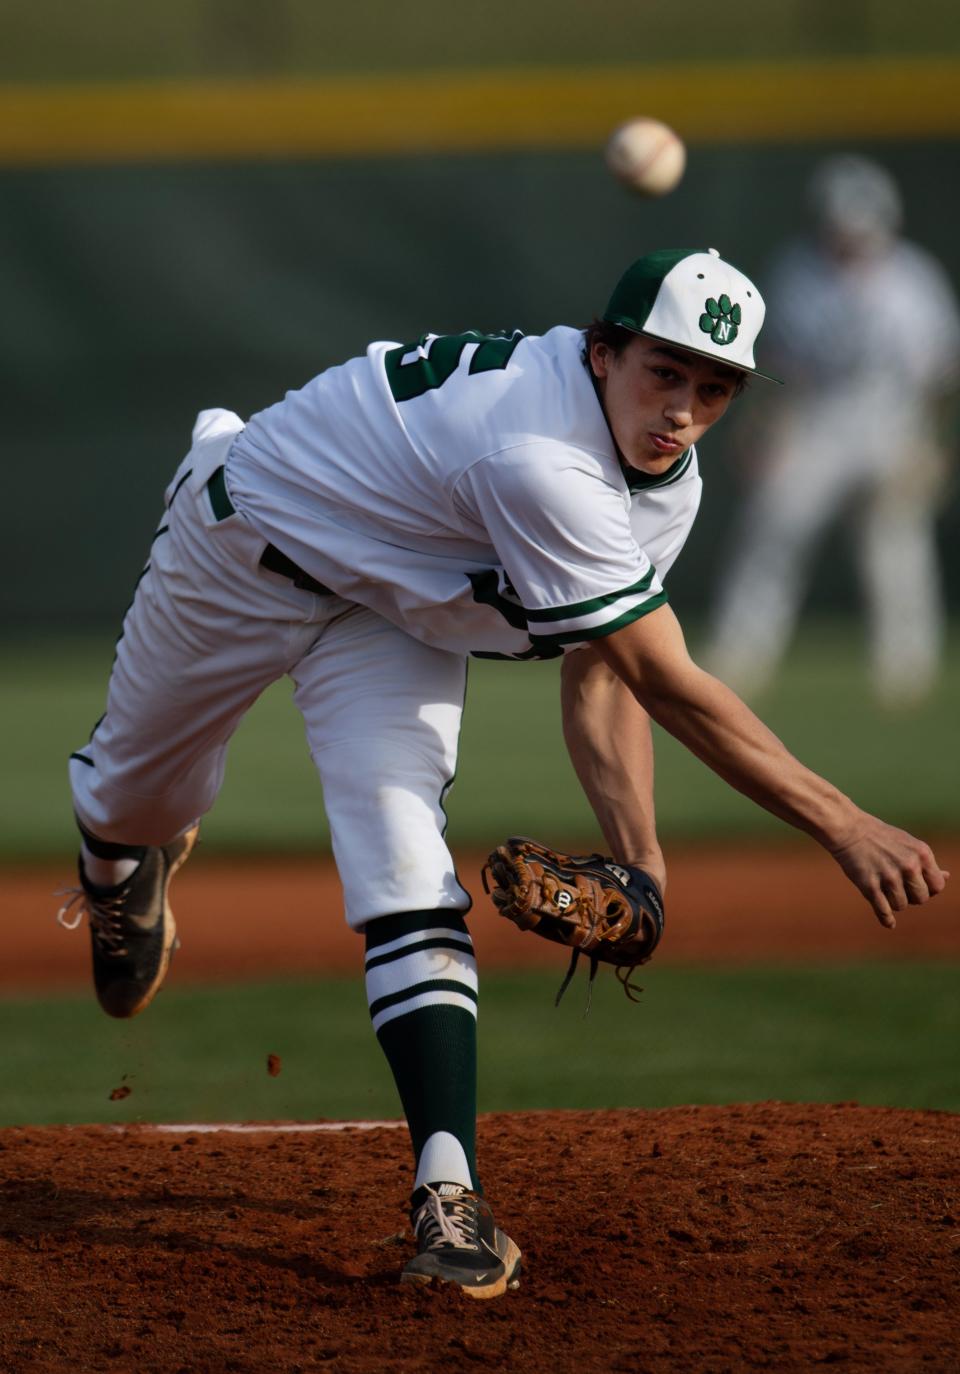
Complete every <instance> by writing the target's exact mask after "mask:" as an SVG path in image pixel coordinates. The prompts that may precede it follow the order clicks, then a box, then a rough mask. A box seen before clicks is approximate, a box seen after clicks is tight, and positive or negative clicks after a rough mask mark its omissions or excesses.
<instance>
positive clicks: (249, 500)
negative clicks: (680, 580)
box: [225, 326, 701, 658]
mask: <svg viewBox="0 0 960 1374" xmlns="http://www.w3.org/2000/svg"><path fill="white" fill-rule="evenodd" d="M582 348H583V334H582V332H581V331H579V330H576V329H570V328H566V327H563V326H561V327H558V328H555V329H551V330H550V331H549V332H548V333H546V334H544V335H543V336H542V337H525V336H523V335H521V334H520V333H515V334H513V335H511V336H505V335H504V336H500V335H494V336H490V335H482V334H477V333H475V332H470V333H466V334H458V335H442V336H437V335H426V336H424V338H423V339H422V340H420V342H419V343H416V344H411V345H403V344H396V343H388V342H381V343H374V344H371V346H370V347H369V349H368V350H367V352H366V355H365V356H363V357H359V358H354V359H352V360H351V361H350V362H347V363H345V364H344V365H343V366H340V367H334V368H331V369H330V370H329V371H327V372H324V373H322V374H321V375H320V376H318V377H316V378H314V379H313V381H311V382H309V383H308V384H307V385H306V386H305V387H303V388H302V389H301V390H299V391H293V392H290V393H288V395H287V396H286V398H285V399H284V400H283V401H281V402H279V403H278V404H277V405H275V406H272V407H270V408H269V409H268V410H264V411H261V412H260V413H259V414H257V415H254V416H253V417H252V419H251V420H250V421H249V422H248V424H247V425H246V427H245V428H244V430H243V432H242V433H241V434H240V435H239V436H238V438H237V440H236V441H235V443H234V445H233V447H232V449H231V452H230V455H229V458H228V460H227V464H226V471H225V476H226V484H227V489H228V491H229V494H230V497H231V499H232V501H233V503H234V505H235V507H236V508H237V509H238V510H239V511H241V512H242V513H243V514H244V515H245V516H246V517H247V518H248V520H249V521H250V522H251V523H252V524H253V525H254V527H255V528H256V529H257V530H258V531H259V533H260V534H261V535H262V536H263V537H264V538H265V539H267V540H269V541H270V543H272V544H273V545H275V546H276V547H277V548H278V549H280V550H281V551H282V552H283V553H284V554H286V555H287V557H288V558H290V559H292V560H293V561H294V562H295V563H296V564H298V565H299V567H300V568H302V569H303V570H304V571H305V572H307V573H308V574H309V575H310V576H311V577H313V578H315V579H316V580H317V581H319V582H321V583H323V584H325V585H326V586H327V587H329V588H331V590H333V591H334V592H337V593H338V594H339V595H340V596H343V597H345V598H348V599H349V600H351V601H355V602H359V603H360V604H362V605H365V606H368V607H369V608H370V609H372V610H374V611H376V612H378V613H379V614H381V615H383V616H384V617H385V618H386V619H387V620H389V621H391V622H393V623H394V624H396V625H398V626H400V627H401V628H402V629H404V630H406V631H407V632H408V633H409V634H411V635H413V636H414V637H416V638H417V639H420V640H421V641H423V642H424V643H427V644H430V645H433V646H435V647H438V648H442V649H448V650H453V651H456V652H461V653H462V652H467V653H477V654H490V655H504V656H509V657H514V658H527V657H544V656H552V655H555V654H557V653H560V652H562V651H564V650H565V649H567V648H569V647H571V646H575V645H578V644H582V643H583V642H584V641H587V640H590V639H594V638H597V637H599V636H602V635H606V634H609V633H611V632H612V631H614V630H616V629H618V628H620V627H621V626H623V625H626V624H628V623H629V622H630V621H632V620H635V619H637V618H639V617H640V616H641V615H643V614H645V613H646V612H648V611H650V610H652V609H653V608H654V607H656V606H658V605H660V604H662V602H663V601H664V600H665V598H666V594H665V592H664V590H663V585H662V584H663V578H664V577H665V575H666V573H667V571H668V570H669V568H670V566H671V565H672V563H673V561H674V559H675V558H676V557H677V554H678V553H679V552H680V549H681V548H682V547H683V544H684V542H685V540H686V538H687V535H688V533H689V531H690V528H691V525H692V523H693V520H694V517H695V515H696V512H697V508H698V505H699V501H700V491H701V482H700V477H699V472H698V468H697V459H696V453H695V452H694V450H693V449H690V450H689V451H688V452H686V453H685V454H683V455H682V457H681V458H679V459H678V460H677V462H676V463H675V464H674V465H673V466H672V467H671V468H670V469H669V470H668V471H667V472H665V473H664V474H662V475H661V476H659V477H650V476H648V475H646V474H644V473H641V472H635V471H632V470H630V471H627V472H625V471H624V469H623V468H622V467H621V464H620V461H619V459H618V456H617V452H616V449H615V447H614V444H613V441H612V438H611V436H610V431H609V429H608V427H607V424H606V421H605V419H604V416H603V412H602V410H601V407H600V403H599V401H598V399H597V396H596V393H595V391H594V388H593V384H592V381H591V378H590V376H589V374H588V372H587V370H586V368H585V366H584V364H583V361H582Z"/></svg>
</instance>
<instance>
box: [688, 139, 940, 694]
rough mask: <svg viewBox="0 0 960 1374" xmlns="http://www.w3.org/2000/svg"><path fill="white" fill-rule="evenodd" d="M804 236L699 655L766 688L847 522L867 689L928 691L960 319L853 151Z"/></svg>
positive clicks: (777, 277)
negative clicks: (835, 533) (836, 530)
mask: <svg viewBox="0 0 960 1374" xmlns="http://www.w3.org/2000/svg"><path fill="white" fill-rule="evenodd" d="M808 212H809V217H810V220H811V228H810V232H809V233H808V235H807V236H806V237H805V238H803V239H801V240H798V241H794V242H791V243H789V244H787V245H786V246H785V247H784V249H783V250H782V252H781V253H780V255H779V257H778V258H777V259H776V260H775V263H774V267H773V270H772V272H771V275H770V281H769V289H768V291H767V298H768V301H769V303H770V316H769V319H770V323H769V325H768V330H767V333H768V336H769V346H768V347H769V360H770V365H771V367H772V369H773V371H775V372H777V373H778V374H779V375H780V376H782V377H783V378H784V379H785V381H786V382H787V385H786V386H785V388H784V393H783V394H782V395H780V396H778V397H777V404H776V406H775V407H770V408H769V410H770V413H769V415H767V414H766V413H764V414H763V416H762V418H761V424H762V426H763V428H762V434H763V438H762V439H761V442H760V445H759V448H758V450H757V452H758V455H759V457H758V461H757V462H756V470H755V471H754V472H751V474H750V491H749V495H748V498H747V504H746V508H745V510H744V514H743V519H742V522H741V525H740V527H739V529H738V530H737V532H736V536H735V544H734V549H733V554H732V561H730V562H729V563H728V569H729V570H728V573H727V576H726V579H725V581H724V583H723V585H722V587H721V590H720V595H719V598H718V603H717V605H716V607H715V613H714V617H713V623H712V627H711V635H710V640H709V644H708V647H707V652H706V654H705V661H706V662H707V663H708V665H709V667H710V668H711V669H712V670H713V671H714V672H715V673H716V674H717V675H718V676H719V677H721V678H723V679H724V680H725V681H726V682H728V683H730V684H731V685H732V686H733V687H734V688H735V689H737V690H738V691H741V692H743V693H746V694H750V693H755V692H757V691H760V690H762V689H763V688H764V687H765V686H766V685H767V683H768V682H769V681H770V679H771V677H772V676H773V674H774V672H775V670H776V669H777V667H778V665H779V663H780V660H781V658H782V656H783V654H784V652H785V650H786V648H787V644H788V642H789V639H790V636H791V633H792V631H793V629H794V625H795V622H796V619H797V614H798V611H799V608H800V604H801V600H802V597H803V595H804V592H805V589H806V586H807V584H808V581H809V580H810V578H811V576H812V573H813V571H814V554H815V551H816V547H817V542H818V539H819V537H820V536H821V534H823V533H824V531H825V530H826V528H827V526H828V525H829V524H830V522H831V521H833V520H834V519H835V518H836V517H837V516H839V515H841V514H844V515H846V516H849V517H852V519H851V522H850V529H851V533H852V535H853V538H854V539H855V546H856V547H855V552H856V560H857V565H858V570H859V575H860V580H861V584H862V588H863V594H864V597H865V599H866V602H867V607H868V617H869V639H870V658H871V667H872V681H873V686H874V690H875V692H876V694H877V696H878V698H879V699H880V701H882V702H883V703H884V704H887V705H890V706H905V705H911V704H913V703H914V702H917V701H919V700H921V699H922V698H923V697H924V696H925V695H926V694H927V693H928V691H929V689H930V688H931V686H932V684H933V682H934V680H935V678H936V673H937V667H938V661H939V657H940V652H941V647H942V641H943V628H944V624H943V622H944V611H943V604H942V594H941V589H940V578H939V570H938V560H937V551H936V543H935V530H934V522H935V519H936V514H937V508H938V505H939V501H940V497H941V493H942V491H943V488H944V479H945V473H946V468H947V444H946V442H945V440H946V429H947V426H946V419H947V411H948V403H949V399H950V397H951V395H952V393H953V392H954V391H955V389H956V386H957V380H958V376H960V320H958V313H957V307H956V303H955V298H954V295H953V291H952V289H951V285H950V282H949V280H948V278H947V276H946V273H945V272H944V270H943V269H942V268H941V266H940V264H939V263H938V262H937V261H935V260H934V259H933V258H932V257H931V255H930V254H929V253H927V252H925V251H924V250H923V249H922V248H920V247H918V246H917V245H916V244H914V243H910V242H908V241H906V240H904V239H903V238H901V237H899V236H898V230H899V228H900V223H901V218H902V204H901V197H900V194H899V191H898V188H897V186H896V184H895V182H894V181H893V178H892V177H891V176H890V175H889V174H888V173H887V172H886V171H885V170H884V169H883V168H882V167H880V166H879V165H877V164H876V163H874V162H872V161H868V160H867V159H866V158H862V157H857V156H853V155H843V156H837V157H832V158H830V159H828V160H827V161H825V162H823V163H821V164H820V166H819V167H817V168H816V170H815V172H814V175H813V177H812V179H811V182H810V185H809V188H808Z"/></svg>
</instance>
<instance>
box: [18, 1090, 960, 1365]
mask: <svg viewBox="0 0 960 1374" xmlns="http://www.w3.org/2000/svg"><path fill="white" fill-rule="evenodd" d="M480 1137H481V1139H480V1145H481V1159H482V1161H483V1167H484V1176H485V1180H486V1187H487V1191H488V1194H489V1196H490V1198H491V1201H492V1202H493V1203H494V1206H495V1209H496V1215H497V1219H498V1222H499V1223H500V1225H501V1226H502V1227H503V1228H504V1229H505V1230H507V1231H509V1233H510V1234H511V1235H512V1236H514V1238H515V1239H516V1240H517V1242H518V1244H519V1245H520V1246H521V1248H522V1250H523V1252H524V1274H523V1279H522V1283H521V1286H520V1288H519V1290H518V1291H517V1292H515V1293H508V1294H506V1295H505V1296H504V1297H502V1298H500V1299H497V1300H494V1301H491V1302H487V1303H480V1302H475V1301H472V1300H471V1299H468V1298H465V1297H463V1296H461V1294H460V1293H459V1292H458V1291H456V1290H454V1289H450V1288H449V1287H447V1288H440V1289H419V1288H411V1287H409V1286H405V1285H401V1284H400V1283H399V1282H398V1275H399V1271H400V1268H401V1266H402V1264H403V1263H404V1261H405V1260H406V1258H407V1257H408V1256H409V1255H410V1254H411V1253H412V1250H411V1246H410V1239H409V1226H408V1223H407V1221H406V1217H405V1215H404V1211H403V1200H404V1196H405V1193H406V1190H407V1188H408V1187H409V1160H408V1141H407V1137H406V1132H405V1131H404V1130H402V1129H386V1128H377V1129H372V1130H363V1131H361V1130H356V1129H350V1130H343V1131H331V1132H323V1133H321V1132H314V1133H307V1132H305V1131H297V1130H295V1129H293V1130H290V1131H285V1132H274V1133H272V1134H270V1133H266V1132H264V1131H262V1130H260V1131H257V1132H256V1133H254V1134H247V1135H237V1134H228V1133H225V1132H219V1133H207V1132H200V1131H191V1130H189V1129H184V1130H183V1131H180V1132H179V1133H175V1134H170V1133H161V1132H159V1131H157V1130H156V1129H154V1128H149V1127H139V1128H138V1127H134V1128H128V1129H123V1130H121V1129H111V1128H106V1127H85V1128H80V1129H73V1130H63V1129H52V1128H44V1129H41V1128H27V1129H23V1130H6V1131H2V1132H0V1203H2V1207H0V1290H2V1293H3V1310H4V1319H3V1322H2V1323H0V1368H2V1369H3V1370H4V1371H5V1374H28V1371H29V1374H54V1372H55V1374H62V1371H64V1370H67V1369H77V1370H81V1371H83V1374H90V1372H91V1371H100V1370H103V1371H110V1374H127V1372H128V1371H129V1372H130V1374H133V1371H137V1374H161V1372H162V1374H221V1371H222V1372H223V1374H226V1371H232V1372H236V1374H293V1371H308V1370H309V1371H313V1370H332V1371H337V1374H373V1371H377V1374H381V1371H391V1372H392V1371H400V1372H401V1374H402V1372H403V1371H421V1370H422V1371H432V1370H437V1371H441V1370H443V1371H447V1370H451V1369H454V1370H467V1369H489V1370H501V1369H509V1370H511V1371H530V1374H543V1371H550V1372H551V1374H564V1372H565V1371H574V1370H576V1371H579V1372H580V1374H583V1371H621V1370H622V1371H629V1374H637V1372H638V1371H639V1372H640V1374H644V1371H649V1372H650V1374H658V1372H659V1371H678V1372H679V1371H682V1372H683V1374H691V1371H697V1374H714V1372H716V1374H720V1371H739V1370H751V1369H775V1370H777V1371H778V1374H787V1372H789V1371H809V1370H810V1369H812V1368H816V1367H819V1366H820V1365H836V1366H838V1367H840V1368H841V1369H846V1370H864V1371H865V1370H878V1369H882V1370H884V1371H919V1370H929V1371H944V1374H945V1372H946V1371H948V1370H949V1371H955V1370H956V1367H957V1365H956V1359H957V1354H956V1352H957V1340H958V1336H960V1196H958V1183H957V1170H956V1160H957V1148H958V1145H960V1118H957V1117H955V1116H951V1115H948V1114H946V1113H939V1112H905V1111H894V1110H889V1109H885V1108H860V1107H857V1106H855V1105H845V1106H837V1107H810V1106H786V1105H782V1104H779V1103H767V1104H762V1105H758V1106H749V1107H728V1108H712V1107H711V1108H707V1107H702V1108H675V1109H669V1110H661V1111H618V1112H560V1113H553V1112H551V1113H527V1114H518V1115H512V1116H487V1117H484V1118H482V1119H481V1125H480ZM404 1233H406V1234H404Z"/></svg>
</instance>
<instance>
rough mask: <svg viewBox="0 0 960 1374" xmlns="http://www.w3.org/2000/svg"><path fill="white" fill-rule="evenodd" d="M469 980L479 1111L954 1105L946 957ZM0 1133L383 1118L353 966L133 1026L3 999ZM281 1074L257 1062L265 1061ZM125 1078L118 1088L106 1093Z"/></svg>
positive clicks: (69, 1006) (383, 1078)
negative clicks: (345, 973) (637, 975)
mask: <svg viewBox="0 0 960 1374" xmlns="http://www.w3.org/2000/svg"><path fill="white" fill-rule="evenodd" d="M562 962H563V961H562V960H560V959H559V958H558V965H557V971H556V976H553V975H552V974H544V973H536V974H529V973H514V974H508V973H498V974H490V975H488V976H483V975H482V970H481V996H480V1023H479V1024H480V1107H481V1110H483V1111H514V1110H516V1111H519V1110H527V1109H538V1108H608V1107H663V1106H674V1105H679V1104H683V1103H729V1102H749V1101H762V1100H768V1099H777V1100H781V1101H804V1102H836V1101H859V1102H862V1103H865V1104H874V1105H889V1106H899V1107H912V1108H941V1109H947V1110H951V1111H958V1110H960V1067H958V1061H957V1055H956V1046H957V1044H958V1043H960V1000H958V998H957V996H956V987H957V975H958V969H957V967H956V966H955V965H946V966H935V965H928V964H904V965H892V964H877V965H856V966H848V967H835V968H794V969H780V968H778V969H762V968H753V969H737V970H730V969H694V968H691V969H676V968H672V969H671V968H664V969H661V970H658V969H657V968H656V966H651V968H650V969H648V970H644V978H643V983H644V987H645V991H644V993H643V996H642V998H641V1001H640V1002H639V1004H638V1005H636V1006H631V1005H630V1004H629V1003H628V1002H627V1001H626V999H625V998H624V997H623V994H622V993H621V991H620V989H619V987H618V985H617V984H616V983H615V981H614V979H613V978H612V977H611V976H609V974H607V975H606V976H601V977H600V978H598V981H597V985H596V989H595V993H594V998H593V1007H592V1010H591V1013H590V1015H589V1017H588V1018H586V1019H584V1017H583V1007H584V999H585V991H586V984H585V981H584V980H577V981H575V982H574V983H573V984H572V985H571V987H570V989H569V991H568V992H567V995H566V998H565V999H564V1001H563V1002H562V1003H561V1005H560V1007H559V1008H557V1009H555V1008H554V1006H553V996H554V993H555V991H556V988H557V985H558V983H559V981H560V976H561V973H562V968H561V965H562ZM0 1035H2V1040H3V1044H4V1056H3V1062H4V1092H3V1100H2V1107H0V1125H23V1124H29V1123H33V1124H48V1123H69V1122H74V1123H78V1122H91V1121H99V1122H135V1121H141V1120H142V1121H249V1120H307V1121H313V1120H318V1119H322V1118H330V1119H354V1118H368V1119H369V1118H383V1117H395V1116H397V1115H398V1114H399V1108H398V1105H397V1099H396V1095H395V1092H394V1088H393V1084H392V1081H391V1080H390V1077H389V1074H388V1071H387V1068H386V1064H385V1062H384V1060H383V1059H382V1057H381V1054H380V1051H379V1049H378V1047H377V1045H376V1042H375V1039H374V1036H373V1032H372V1030H371V1028H370V1024H369V1020H368V1018H367V1010H366V1005H365V1000H364V993H363V985H362V981H361V978H360V976H359V973H358V976H357V978H356V979H346V980H344V979H328V980H316V981H314V982H290V983H275V984H273V983H271V984H262V985H246V986H238V987H210V988H193V989H181V988H177V987H175V986H171V987H168V988H167V989H165V990H164V992H163V993H162V994H161V996H160V997H159V998H158V999H157V1001H156V1002H155V1003H154V1005H153V1006H151V1007H150V1008H149V1009H148V1011H147V1012H146V1013H145V1014H144V1015H143V1016H141V1017H138V1018H137V1019H135V1020H134V1021H130V1022H116V1021H110V1020H109V1019H108V1018H107V1017H105V1016H103V1015H102V1013H101V1012H100V1011H99V1010H98V1008H97V1007H96V1004H95V1003H94V1000H93V996H92V994H91V995H90V996H88V997H85V998H77V997H72V996H71V997H63V998H49V997H48V998H42V999H39V998H38V999H36V1000H32V999H29V998H24V999H8V1000H7V1001H6V1002H5V1003H4V1005H3V1006H2V1007H0ZM271 1053H272V1054H278V1055H279V1056H280V1058H281V1062H282V1071H281V1073H280V1075H279V1076H278V1077H271V1076H269V1075H268V1073H267V1069H266V1060H267V1055H268V1054H271ZM118 1087H129V1088H130V1089H131V1092H130V1094H129V1096H127V1097H126V1098H124V1099H122V1100H120V1101H116V1102H111V1101H110V1100H109V1099H110V1093H111V1091H112V1090H114V1089H115V1088H118Z"/></svg>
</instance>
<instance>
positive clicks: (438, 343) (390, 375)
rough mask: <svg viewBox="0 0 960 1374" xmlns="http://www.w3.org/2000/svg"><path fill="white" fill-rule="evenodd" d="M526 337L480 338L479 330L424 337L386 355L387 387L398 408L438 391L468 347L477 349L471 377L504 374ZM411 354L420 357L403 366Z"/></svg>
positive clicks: (498, 336) (491, 336)
mask: <svg viewBox="0 0 960 1374" xmlns="http://www.w3.org/2000/svg"><path fill="white" fill-rule="evenodd" d="M523 337H524V336H523V334H522V333H521V332H520V330H519V329H515V330H514V331H513V332H512V333H510V334H506V333H504V334H481V333H479V331H478V330H476V329H468V330H467V331H466V333H464V334H436V335H434V337H433V338H430V335H429V334H421V335H420V338H419V339H417V340H416V342H415V343H408V344H400V345H399V347H397V348H390V349H388V350H387V352H386V353H385V354H384V355H383V366H384V371H385V372H386V374H387V385H388V386H389V387H390V391H391V393H392V395H393V399H394V400H395V401H396V402H397V404H398V405H399V404H400V402H401V401H413V400H415V399H416V398H417V397H418V396H422V395H424V393H425V392H427V391H436V389H437V387H441V386H443V384H444V382H446V381H448V380H449V379H450V378H451V377H452V376H453V374H454V373H455V372H456V370H457V368H458V367H459V366H460V358H461V357H462V355H463V351H464V349H465V348H466V347H467V345H468V344H477V345H478V347H477V348H476V350H475V352H474V354H473V357H472V358H471V359H470V366H469V368H468V369H467V373H468V375H469V376H471V377H473V376H476V374H477V373H480V372H502V371H503V370H504V368H505V367H506V366H507V363H509V361H510V359H511V357H512V356H513V351H514V349H515V348H516V346H517V344H518V343H519V342H520V341H521V339H522V338H523ZM428 340H429V342H428ZM421 350H422V353H421ZM411 353H416V355H417V356H416V357H414V358H412V359H411V360H410V362H404V361H403V360H404V358H406V357H408V356H409V355H410V354H411Z"/></svg>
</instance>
